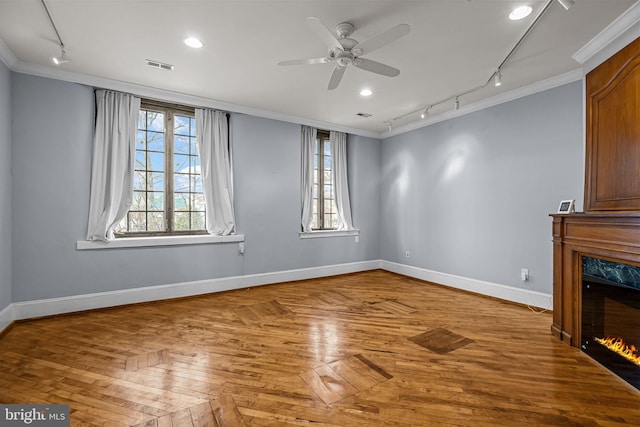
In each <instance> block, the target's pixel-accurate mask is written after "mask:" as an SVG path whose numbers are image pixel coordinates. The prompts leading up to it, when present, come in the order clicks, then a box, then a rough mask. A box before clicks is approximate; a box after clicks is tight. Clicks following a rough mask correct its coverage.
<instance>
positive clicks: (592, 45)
mask: <svg viewBox="0 0 640 427" xmlns="http://www.w3.org/2000/svg"><path fill="white" fill-rule="evenodd" d="M639 22H640V0H639V1H637V2H636V3H634V4H633V5H632V6H631V7H630V8H629V9H627V10H626V11H625V12H624V13H623V14H622V15H620V16H618V17H617V18H616V19H615V21H613V22H612V23H611V24H609V25H608V26H607V27H606V28H605V29H604V30H602V31H600V33H599V34H598V35H597V36H595V37H594V38H593V39H591V41H589V42H588V43H587V44H586V45H584V46H583V47H582V48H581V49H580V50H578V51H577V52H576V53H574V54H573V56H572V58H573V59H574V60H575V61H577V62H578V63H579V64H580V65H584V64H585V63H586V62H587V61H588V60H589V59H591V58H592V57H593V56H594V55H596V54H598V53H599V52H600V51H602V50H603V49H605V48H606V47H607V46H608V45H609V44H610V43H611V42H613V41H614V40H615V39H616V38H618V37H619V36H620V35H622V34H624V33H625V32H626V31H627V30H629V29H630V28H631V27H633V26H634V25H636V24H637V23H639ZM638 36H640V34H637V35H636V37H638Z"/></svg>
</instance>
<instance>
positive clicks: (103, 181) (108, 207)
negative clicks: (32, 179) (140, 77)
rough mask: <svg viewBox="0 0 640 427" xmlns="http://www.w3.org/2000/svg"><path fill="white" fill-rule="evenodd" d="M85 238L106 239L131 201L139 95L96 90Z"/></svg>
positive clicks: (109, 236)
mask: <svg viewBox="0 0 640 427" xmlns="http://www.w3.org/2000/svg"><path fill="white" fill-rule="evenodd" d="M95 95H96V130H95V135H94V146H93V162H92V168H91V196H90V199H89V225H88V230H87V240H93V241H95V240H99V241H103V242H108V241H111V240H113V239H114V237H115V236H114V230H115V228H116V226H117V225H118V223H119V222H120V221H121V220H122V219H123V218H124V217H125V215H126V214H127V212H128V211H129V208H130V207H131V203H132V201H133V171H134V161H135V149H136V145H135V144H136V131H137V124H138V113H139V111H140V98H137V97H135V96H133V95H129V94H126V93H118V92H112V91H107V90H102V89H98V90H96V92H95Z"/></svg>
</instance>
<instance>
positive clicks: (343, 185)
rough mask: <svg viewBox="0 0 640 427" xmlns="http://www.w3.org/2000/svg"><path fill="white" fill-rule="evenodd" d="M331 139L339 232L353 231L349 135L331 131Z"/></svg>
mask: <svg viewBox="0 0 640 427" xmlns="http://www.w3.org/2000/svg"><path fill="white" fill-rule="evenodd" d="M329 139H330V140H331V156H332V157H333V185H334V186H333V188H334V191H335V199H336V210H337V214H338V230H353V223H352V221H351V203H350V202H349V185H348V181H347V134H346V133H344V132H334V131H331V132H330V134H329Z"/></svg>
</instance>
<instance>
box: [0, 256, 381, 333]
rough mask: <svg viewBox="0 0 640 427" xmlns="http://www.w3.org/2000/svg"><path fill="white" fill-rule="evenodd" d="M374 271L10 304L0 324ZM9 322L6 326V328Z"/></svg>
mask: <svg viewBox="0 0 640 427" xmlns="http://www.w3.org/2000/svg"><path fill="white" fill-rule="evenodd" d="M378 268H380V261H378V260H374V261H363V262H355V263H348V264H337V265H328V266H323V267H312V268H301V269H296V270H285V271H279V272H274V273H261V274H252V275H247V276H234V277H225V278H220V279H209V280H199V281H194V282H184V283H173V284H170V285H158V286H147V287H144V288H135V289H124V290H119V291H110V292H99V293H93V294H85V295H74V296H69V297H61V298H48V299H42V300H35V301H24V302H14V303H13V304H11V305H10V306H9V307H7V308H6V309H5V310H3V311H2V312H0V322H1V319H2V317H1V315H2V313H4V312H5V311H8V312H9V315H8V317H9V318H10V319H11V321H13V320H14V319H15V320H20V319H30V318H34V317H41V316H50V315H56V314H64V313H71V312H75V311H83V310H92V309H97V308H105V307H115V306H119V305H126V304H134V303H140V302H149V301H159V300H164V299H171V298H180V297H187V296H193V295H202V294H208V293H214V292H221V291H228V290H232V289H241V288H248V287H251V286H260V285H268V284H272V283H280V282H290V281H294V280H305V279H313V278H317V277H327V276H335V275H338V274H346V273H356V272H359V271H367V270H375V269H378ZM11 312H13V313H11ZM9 323H10V322H9ZM9 323H7V325H8V324H9ZM2 325H3V323H0V331H1V330H2V329H3V328H4V327H2ZM5 326H6V325H5Z"/></svg>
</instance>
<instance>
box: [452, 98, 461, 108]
mask: <svg viewBox="0 0 640 427" xmlns="http://www.w3.org/2000/svg"><path fill="white" fill-rule="evenodd" d="M453 108H455V109H456V110H459V109H460V100H459V99H458V97H457V96H456V100H455V102H454V103H453Z"/></svg>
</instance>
